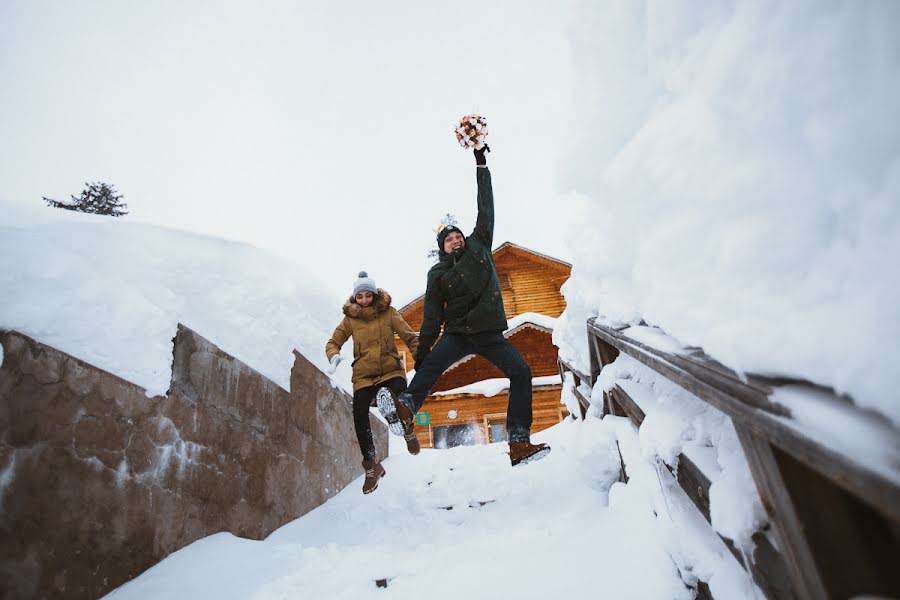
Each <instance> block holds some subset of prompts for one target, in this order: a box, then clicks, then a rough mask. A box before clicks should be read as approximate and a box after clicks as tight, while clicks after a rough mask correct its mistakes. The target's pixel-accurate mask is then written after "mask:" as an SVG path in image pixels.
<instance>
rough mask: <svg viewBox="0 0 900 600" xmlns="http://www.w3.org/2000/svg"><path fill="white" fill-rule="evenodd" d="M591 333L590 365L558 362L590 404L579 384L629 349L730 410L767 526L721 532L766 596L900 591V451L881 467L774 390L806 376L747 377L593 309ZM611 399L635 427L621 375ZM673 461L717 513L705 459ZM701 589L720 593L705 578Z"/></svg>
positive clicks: (607, 397)
mask: <svg viewBox="0 0 900 600" xmlns="http://www.w3.org/2000/svg"><path fill="white" fill-rule="evenodd" d="M587 334H588V343H589V353H590V361H591V362H590V371H591V372H590V374H586V373H581V372H579V371H578V370H577V369H575V368H573V367H572V366H571V365H570V364H568V363H566V362H565V361H563V360H560V361H559V368H560V374H561V375H563V377H565V374H566V373H567V372H571V373H572V374H573V375H574V377H575V380H576V397H577V398H578V401H579V404H580V405H581V407H582V414H584V413H585V411H586V410H587V408H588V406H589V405H590V401H589V400H588V399H587V398H586V397H584V395H583V394H581V393H580V392H578V391H577V388H578V385H579V384H580V383H581V382H587V383H588V385H590V386H591V387H593V385H594V383H595V382H596V379H597V377H598V375H599V373H600V371H601V370H602V368H603V367H604V366H605V365H608V364H610V363H612V362H613V361H614V360H615V359H616V358H617V357H618V355H619V353H625V354H627V355H629V356H631V357H632V358H634V359H636V360H638V361H639V362H641V363H642V364H644V365H645V366H647V367H649V368H650V369H652V370H653V371H655V372H657V373H659V374H660V375H662V376H664V377H665V378H666V379H668V380H670V381H672V382H673V383H675V384H677V385H678V386H680V387H682V388H683V389H685V390H687V391H689V392H690V393H692V394H693V395H695V396H696V397H698V398H700V399H701V400H703V401H705V402H707V403H708V404H710V405H711V406H713V407H715V408H716V409H718V410H720V411H721V412H723V413H725V414H726V415H728V416H729V417H731V419H732V422H733V424H734V427H735V430H736V431H737V434H738V438H739V440H740V442H741V446H742V447H743V450H744V454H745V455H746V458H747V462H748V464H749V466H750V470H751V473H752V475H753V478H754V480H755V482H756V486H757V490H758V492H759V495H760V499H761V501H762V505H763V507H764V508H765V509H766V512H767V514H768V517H769V526H768V527H767V528H766V530H763V531H757V532H756V533H755V534H754V536H753V541H754V542H755V548H754V550H753V552H752V553H751V554H750V555H746V556H745V555H744V553H742V552H740V551H739V550H738V549H737V548H736V547H735V545H734V544H733V543H732V542H731V540H728V539H727V538H723V541H724V542H725V544H726V546H728V548H729V549H730V550H731V552H732V554H734V556H735V558H736V559H737V561H738V562H739V564H741V565H742V566H743V567H744V569H745V570H746V571H747V572H748V574H749V575H750V576H751V577H752V578H753V580H754V582H755V583H756V584H757V586H758V587H759V589H760V590H761V591H762V593H763V594H764V595H765V596H766V597H767V598H769V599H770V600H784V599H794V598H796V599H798V600H807V599H808V600H820V599H824V598H836V599H843V598H852V597H853V596H856V595H863V594H869V595H878V596H889V597H890V596H893V597H898V598H900V567H898V564H900V563H898V560H900V457H894V461H893V462H892V463H891V464H890V466H889V467H888V468H887V469H884V468H877V469H876V468H873V466H872V465H868V464H866V461H865V459H864V458H861V457H858V456H855V455H854V454H853V453H852V452H851V451H850V450H845V449H837V448H835V447H834V446H833V445H827V444H826V443H824V442H823V441H822V439H821V437H820V436H818V435H815V434H814V432H812V431H810V430H809V429H808V428H807V427H806V426H804V424H803V423H801V422H798V421H796V420H795V419H793V418H792V416H791V413H790V411H789V410H788V409H787V408H786V407H784V406H782V405H780V404H778V403H776V402H774V401H772V399H771V398H770V396H771V394H772V392H773V390H774V389H775V388H776V387H777V386H778V385H783V384H786V383H792V384H795V385H798V384H799V385H803V384H805V382H797V381H786V380H775V379H766V378H761V377H754V376H748V377H745V378H742V377H740V376H738V375H737V374H736V373H734V372H733V371H731V370H730V369H728V368H726V367H724V366H723V365H721V364H719V363H718V362H716V361H715V360H713V359H711V358H710V357H709V356H707V355H705V354H704V353H703V352H702V351H700V350H699V349H697V350H694V351H692V352H690V353H688V354H677V355H676V354H672V353H669V352H666V351H663V350H660V349H658V348H654V347H652V346H649V345H647V344H644V343H641V342H640V341H637V340H635V339H632V338H630V337H628V336H626V335H624V334H623V333H622V331H621V330H617V329H615V328H612V327H608V326H605V325H602V324H599V323H597V322H596V321H595V320H594V319H590V320H589V321H588V323H587ZM805 385H811V384H805ZM594 401H595V402H596V399H595V400H594ZM602 402H603V407H602V413H603V414H604V415H606V414H611V415H617V416H622V417H628V418H629V419H630V420H631V421H632V422H633V423H634V424H635V426H637V427H640V425H641V423H642V422H643V420H644V417H645V414H644V411H643V410H642V408H641V407H640V405H639V404H638V403H637V402H636V401H635V400H634V399H633V398H632V397H631V396H629V394H628V393H627V392H626V391H625V390H624V389H623V388H622V387H621V386H618V385H616V386H614V387H613V388H612V389H611V390H610V391H609V392H604V394H603V399H602ZM852 410H854V411H855V412H856V413H858V414H857V415H855V416H859V418H860V419H862V420H863V421H864V422H865V421H866V420H870V421H871V420H880V421H882V423H881V427H882V429H883V428H884V423H883V421H884V420H883V419H881V418H880V417H878V416H877V415H874V414H870V413H867V412H866V411H863V410H862V409H856V408H853V409H852ZM890 429H891V430H893V431H896V430H895V429H893V428H892V427H891V428H890ZM897 435H898V439H900V433H898V434H897ZM670 471H671V472H672V474H673V476H674V477H675V479H676V481H677V482H678V484H679V485H680V486H681V488H682V489H683V490H684V492H685V493H686V494H687V496H688V497H689V498H690V499H691V501H692V502H693V504H694V505H695V506H696V508H697V510H698V511H700V512H701V514H703V516H704V517H705V518H706V520H707V521H710V509H709V487H710V480H709V478H708V477H707V476H706V474H704V472H703V470H702V469H701V468H700V467H699V466H698V465H697V464H696V463H695V462H694V461H693V460H692V459H691V457H690V456H688V455H687V454H686V453H682V454H681V456H680V457H679V461H678V469H677V470H672V469H670ZM622 477H623V478H624V477H625V475H624V471H623V475H622ZM698 597H711V595H710V594H709V590H708V588H707V587H706V586H705V585H704V584H703V583H702V582H701V585H700V586H699V587H698ZM719 600H727V599H719Z"/></svg>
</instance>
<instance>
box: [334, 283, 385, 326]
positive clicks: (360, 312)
mask: <svg viewBox="0 0 900 600" xmlns="http://www.w3.org/2000/svg"><path fill="white" fill-rule="evenodd" d="M390 307H391V295H390V294H388V293H387V291H386V290H384V289H382V288H378V293H377V294H376V295H375V301H374V302H373V303H372V304H371V305H370V306H360V305H359V304H357V303H356V298H354V297H353V296H350V298H349V299H348V300H347V301H346V302H344V314H345V315H347V316H348V317H350V318H351V319H362V320H363V321H371V320H372V319H374V318H375V317H377V316H378V315H379V314H381V313H383V312H384V311H386V310H387V309H389V308H390Z"/></svg>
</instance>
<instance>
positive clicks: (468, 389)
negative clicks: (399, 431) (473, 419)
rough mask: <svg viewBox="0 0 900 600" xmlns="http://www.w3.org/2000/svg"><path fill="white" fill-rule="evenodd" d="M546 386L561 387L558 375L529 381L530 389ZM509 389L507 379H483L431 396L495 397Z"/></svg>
mask: <svg viewBox="0 0 900 600" xmlns="http://www.w3.org/2000/svg"><path fill="white" fill-rule="evenodd" d="M547 385H562V380H561V379H560V378H559V375H547V376H545V377H534V378H532V380H531V386H532V387H540V386H547ZM508 389H509V379H507V378H505V377H497V378H495V379H484V380H482V381H478V382H476V383H470V384H469V385H464V386H462V387H458V388H454V389H452V390H445V391H443V392H433V393H432V396H450V395H453V394H472V395H476V396H488V397H489V396H496V395H497V394H499V393H500V392H502V391H503V390H508Z"/></svg>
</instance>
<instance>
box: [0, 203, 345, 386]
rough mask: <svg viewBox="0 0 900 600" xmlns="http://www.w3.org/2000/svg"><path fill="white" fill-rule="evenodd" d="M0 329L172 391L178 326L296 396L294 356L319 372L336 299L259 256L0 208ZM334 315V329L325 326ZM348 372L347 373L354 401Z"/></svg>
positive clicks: (133, 226)
mask: <svg viewBox="0 0 900 600" xmlns="http://www.w3.org/2000/svg"><path fill="white" fill-rule="evenodd" d="M0 212H2V214H3V220H2V222H0V256H3V257H4V260H3V261H2V265H0V280H2V281H3V285H2V286H0V328H2V329H15V330H18V331H21V332H22V333H24V334H26V335H29V336H31V337H33V338H35V339H37V340H38V341H41V342H43V343H45V344H48V345H50V346H53V347H55V348H58V349H60V350H62V351H63V352H67V353H69V354H72V355H73V356H76V357H78V358H79V359H81V360H84V361H86V362H88V363H91V364H93V365H95V366H97V367H99V368H101V369H105V370H107V371H110V372H112V373H114V374H115V375H118V376H119V377H122V378H124V379H127V380H129V381H132V382H134V383H136V384H138V385H140V386H142V387H144V388H146V389H147V393H148V394H150V395H154V394H164V393H165V392H166V390H168V388H169V383H170V379H171V365H172V338H173V337H174V336H175V332H176V326H177V323H179V322H181V323H183V324H185V325H187V326H188V327H190V328H192V329H194V330H195V331H197V332H198V333H200V334H201V335H203V336H204V337H206V338H207V339H209V340H210V341H212V342H213V343H214V344H216V345H218V346H220V347H221V348H222V349H223V350H225V351H226V352H228V353H230V354H232V355H233V356H235V357H237V358H238V359H240V360H242V361H243V362H245V363H246V364H248V365H249V366H250V367H252V368H254V369H256V370H257V371H259V372H260V373H262V374H263V375H265V376H266V377H269V378H270V379H272V380H273V381H274V382H276V383H277V384H279V385H281V386H282V387H284V388H285V389H287V388H288V387H289V385H290V370H291V366H292V365H293V361H294V357H293V353H292V351H293V349H295V348H296V349H297V350H299V351H300V352H301V353H303V354H304V355H305V356H306V357H307V358H309V359H310V360H311V361H312V362H313V363H315V364H316V365H318V366H319V367H320V368H323V369H324V367H325V366H326V361H325V354H324V350H323V349H324V347H325V342H326V341H327V340H328V337H329V335H330V334H331V331H332V327H333V326H334V324H336V323H337V322H338V321H339V320H340V316H341V315H340V305H341V301H340V300H339V299H336V298H335V299H329V298H324V297H323V296H322V294H321V292H320V289H321V287H320V286H319V285H318V284H317V283H316V279H315V277H313V276H311V275H310V274H309V273H303V272H300V271H299V270H298V268H297V266H296V265H294V264H292V263H290V262H288V261H285V260H282V259H279V258H276V257H274V256H272V255H270V254H268V253H266V252H264V251H262V250H259V249H257V248H254V247H252V246H249V245H246V244H243V243H236V242H231V241H226V240H221V239H216V238H211V237H206V236H202V235H196V234H192V233H187V232H183V231H176V230H173V229H167V228H164V227H157V226H151V225H143V224H139V223H131V222H128V220H127V219H114V218H111V217H101V216H95V215H86V214H81V213H74V212H68V211H62V210H54V209H50V208H46V207H24V206H22V205H18V204H3V205H0ZM327 315H334V323H330V322H328V323H326V322H323V320H322V319H323V316H327ZM349 372H350V371H349V366H347V367H346V368H345V369H343V370H339V371H338V380H339V381H340V383H341V385H342V386H343V387H345V388H347V389H350V382H349Z"/></svg>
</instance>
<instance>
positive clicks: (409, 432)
mask: <svg viewBox="0 0 900 600" xmlns="http://www.w3.org/2000/svg"><path fill="white" fill-rule="evenodd" d="M403 439H404V440H406V449H407V450H408V451H409V453H410V454H413V455H415V454H418V453H419V450H421V446H419V438H418V436H416V424H415V423H410V424H409V425H408V426H407V427H405V428H404V429H403Z"/></svg>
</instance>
